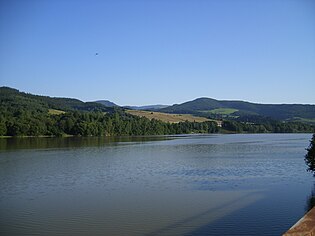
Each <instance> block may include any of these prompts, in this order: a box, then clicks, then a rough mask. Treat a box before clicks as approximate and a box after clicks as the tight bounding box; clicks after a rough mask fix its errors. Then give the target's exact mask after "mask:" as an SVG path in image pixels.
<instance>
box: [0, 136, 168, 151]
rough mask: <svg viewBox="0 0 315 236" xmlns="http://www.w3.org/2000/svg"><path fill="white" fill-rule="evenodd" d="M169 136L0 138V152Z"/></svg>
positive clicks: (94, 144) (110, 143)
mask: <svg viewBox="0 0 315 236" xmlns="http://www.w3.org/2000/svg"><path fill="white" fill-rule="evenodd" d="M170 139H172V137H171V136H162V135H161V136H123V137H64V138H60V137H43V138H38V137H31V138H19V137H17V138H0V151H1V150H17V149H45V148H70V147H93V146H94V147H100V146H104V145H118V144H119V143H128V142H133V143H135V142H138V143H141V142H148V141H162V140H170Z"/></svg>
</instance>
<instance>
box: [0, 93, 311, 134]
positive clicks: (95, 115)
mask: <svg viewBox="0 0 315 236" xmlns="http://www.w3.org/2000/svg"><path fill="white" fill-rule="evenodd" d="M198 109H204V107H202V106H200V107H199V108H198ZM227 110H228V111H229V112H232V111H233V112H234V111H235V110H236V109H234V110H233V109H231V108H229V109H227ZM198 111H200V110H198ZM182 112H183V111H182ZM221 112H222V111H221ZM224 112H226V111H224ZM221 124H222V127H219V126H218V122H215V121H211V120H210V121H209V120H207V121H204V122H197V121H193V122H188V121H184V122H179V123H167V122H163V121H161V120H158V119H155V118H154V119H148V118H146V117H140V116H134V115H131V114H128V113H126V112H125V111H124V110H123V108H119V107H106V106H103V105H102V104H98V103H94V102H86V103H85V102H82V101H80V100H77V99H71V98H52V97H47V96H38V95H32V94H28V93H24V92H19V91H18V90H16V89H12V88H8V87H1V88H0V136H40V135H45V136H63V135H83V136H91V135H92V136H114V135H115V136H121V135H123V136H125V135H163V134H190V133H217V132H222V133H226V132H233V133H240V132H246V133H266V132H277V133H283V132H290V133H292V132H314V126H312V125H309V124H303V123H300V122H280V121H272V120H268V121H266V120H258V119H257V121H256V122H247V121H245V122H243V121H235V120H234V121H233V120H228V119H224V120H223V121H222V122H221Z"/></svg>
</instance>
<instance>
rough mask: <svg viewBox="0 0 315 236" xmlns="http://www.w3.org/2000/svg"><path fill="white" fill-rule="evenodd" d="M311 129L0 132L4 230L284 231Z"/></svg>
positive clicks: (302, 193)
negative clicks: (105, 134)
mask: <svg viewBox="0 0 315 236" xmlns="http://www.w3.org/2000/svg"><path fill="white" fill-rule="evenodd" d="M311 136H312V135H311V134H224V135H220V134H218V135H179V136H153V137H131V138H128V137H120V138H119V137H117V138H97V137H88V138H84V137H70V138H15V139H13V138H12V139H11V138H9V139H0V235H281V234H282V233H284V232H285V231H287V230H288V229H289V228H290V227H291V226H292V225H293V224H294V223H296V221H297V220H298V219H300V218H301V217H302V216H303V215H304V214H305V213H306V211H307V210H308V209H309V208H310V207H311V206H312V203H311V202H312V201H311V199H312V195H315V190H314V178H313V177H312V174H311V173H309V172H307V171H306V168H307V167H306V165H305V163H304V155H305V154H306V150H305V148H307V147H308V145H309V140H310V139H311Z"/></svg>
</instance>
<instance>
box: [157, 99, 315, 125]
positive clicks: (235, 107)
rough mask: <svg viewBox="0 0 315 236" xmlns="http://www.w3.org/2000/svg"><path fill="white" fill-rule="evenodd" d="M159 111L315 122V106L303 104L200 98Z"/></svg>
mask: <svg viewBox="0 0 315 236" xmlns="http://www.w3.org/2000/svg"><path fill="white" fill-rule="evenodd" d="M159 111H160V112H166V113H181V114H187V113H188V114H195V115H196V114H198V115H204V116H207V115H211V114H213V115H215V114H224V115H229V116H231V117H233V116H234V117H240V116H250V115H251V116H264V117H270V118H272V119H277V120H286V121H303V120H309V121H312V120H314V122H315V105H302V104H257V103H250V102H244V101H219V100H215V99H211V98H198V99H195V100H193V101H189V102H185V103H182V104H175V105H173V106H169V107H166V108H163V109H160V110H159Z"/></svg>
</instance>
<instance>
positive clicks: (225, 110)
mask: <svg viewBox="0 0 315 236" xmlns="http://www.w3.org/2000/svg"><path fill="white" fill-rule="evenodd" d="M237 111H238V110H237V109H233V108H218V109H213V110H209V111H203V112H209V113H211V114H220V115H230V114H233V113H234V112H237Z"/></svg>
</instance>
